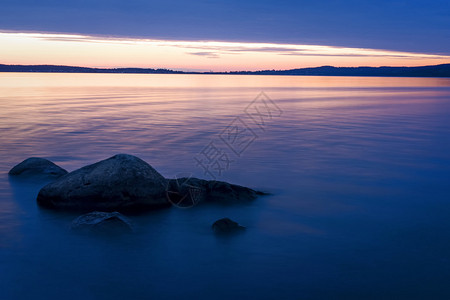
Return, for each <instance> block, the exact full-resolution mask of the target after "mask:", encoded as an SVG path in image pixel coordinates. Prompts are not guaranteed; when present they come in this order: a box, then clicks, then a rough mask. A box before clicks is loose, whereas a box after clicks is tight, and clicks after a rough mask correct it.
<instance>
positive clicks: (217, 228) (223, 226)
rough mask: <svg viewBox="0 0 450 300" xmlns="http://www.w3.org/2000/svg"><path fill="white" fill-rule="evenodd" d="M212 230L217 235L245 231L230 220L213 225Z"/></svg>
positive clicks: (218, 221) (222, 220)
mask: <svg viewBox="0 0 450 300" xmlns="http://www.w3.org/2000/svg"><path fill="white" fill-rule="evenodd" d="M212 229H213V230H214V232H215V233H219V234H223V233H235V232H240V231H242V230H245V227H244V226H241V225H239V224H238V223H237V222H235V221H233V220H231V219H229V218H223V219H219V220H217V221H216V222H214V224H212Z"/></svg>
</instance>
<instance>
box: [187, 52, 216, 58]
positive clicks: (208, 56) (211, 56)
mask: <svg viewBox="0 0 450 300" xmlns="http://www.w3.org/2000/svg"><path fill="white" fill-rule="evenodd" d="M187 54H191V55H197V56H204V57H207V58H219V57H220V55H219V54H218V53H214V52H207V51H205V52H187Z"/></svg>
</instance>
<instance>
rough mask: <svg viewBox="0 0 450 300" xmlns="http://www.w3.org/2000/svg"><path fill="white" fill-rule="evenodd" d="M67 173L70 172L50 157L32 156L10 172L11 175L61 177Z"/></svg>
mask: <svg viewBox="0 0 450 300" xmlns="http://www.w3.org/2000/svg"><path fill="white" fill-rule="evenodd" d="M67 173H68V172H67V171H66V170H64V169H63V168H61V167H59V166H57V165H56V164H54V163H53V162H51V161H49V160H48V159H45V158H40V157H30V158H27V159H25V160H24V161H23V162H21V163H20V164H18V165H16V166H15V167H14V168H12V169H11V170H10V171H9V173H8V174H9V175H11V176H22V177H27V176H37V175H44V176H48V177H52V178H59V177H61V176H63V175H66V174H67Z"/></svg>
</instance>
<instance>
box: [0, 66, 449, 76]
mask: <svg viewBox="0 0 450 300" xmlns="http://www.w3.org/2000/svg"><path fill="white" fill-rule="evenodd" d="M0 72H2V73H89V74H206V75H284V76H360V77H438V78H446V77H450V64H441V65H432V66H421V67H332V66H322V67H316V68H300V69H290V70H261V71H230V72H189V71H175V70H169V69H151V68H111V69H108V68H87V67H73V66H58V65H3V64H0Z"/></svg>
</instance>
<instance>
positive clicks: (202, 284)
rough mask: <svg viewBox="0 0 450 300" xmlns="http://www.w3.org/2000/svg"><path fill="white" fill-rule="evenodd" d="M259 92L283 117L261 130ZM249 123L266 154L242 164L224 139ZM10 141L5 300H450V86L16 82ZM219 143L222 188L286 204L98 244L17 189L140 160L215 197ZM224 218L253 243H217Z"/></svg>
mask: <svg viewBox="0 0 450 300" xmlns="http://www.w3.org/2000/svg"><path fill="white" fill-rule="evenodd" d="M261 92H264V93H265V95H266V96H267V97H269V98H270V99H271V100H272V101H273V102H270V103H275V105H276V106H277V107H278V108H279V111H273V112H274V113H273V115H272V117H271V118H269V119H265V121H266V122H265V123H264V126H261V125H262V124H261V123H255V122H253V120H252V119H251V118H250V117H249V116H248V115H246V113H245V108H246V107H248V105H250V104H251V103H252V101H253V100H254V99H255V98H256V97H257V96H258V95H260V93H261ZM264 99H266V100H267V98H264ZM267 101H268V100H267ZM237 117H239V120H241V121H242V122H244V123H245V124H246V125H247V126H248V127H249V128H250V129H251V130H252V131H251V132H253V133H254V136H255V138H254V140H253V141H252V142H251V143H249V145H248V147H246V148H245V150H243V151H242V153H241V155H240V156H237V155H236V154H235V153H233V152H232V151H231V150H230V148H229V147H228V146H227V145H226V144H225V143H224V141H223V140H221V139H220V137H221V136H223V135H221V133H223V132H224V130H226V129H227V128H229V125H230V124H231V123H232V122H233V121H234V120H235V119H236V118H237ZM0 132H1V136H0V298H1V299H29V298H37V299H61V298H64V299H124V298H127V299H174V298H182V297H183V298H194V297H195V298H201V299H229V298H230V297H233V298H235V299H244V298H250V297H251V298H256V299H424V298H427V299H448V298H449V297H450V288H449V287H448V278H449V277H450V239H449V238H448V236H449V232H450V218H449V215H450V202H449V198H450V197H449V195H450V185H449V180H450V79H433V78H426V79H425V78H360V77H290V76H286V77H282V76H280V77H275V76H222V75H129V74H128V75H121V74H14V73H11V74H6V73H4V74H0ZM249 132H250V131H249ZM211 142H213V143H214V145H217V146H218V147H220V150H221V151H224V152H226V153H227V154H228V155H229V157H230V158H231V159H232V162H231V164H230V165H229V168H228V169H227V170H224V171H223V172H222V174H215V175H217V179H219V180H225V181H229V182H232V183H237V184H241V185H245V186H249V187H252V188H256V189H262V190H266V191H269V192H272V193H273V195H272V196H268V197H262V198H259V199H257V200H255V201H254V202H252V203H251V204H246V205H238V206H230V207H223V206H220V207H219V206H210V205H199V206H196V207H193V208H191V209H177V208H171V209H167V210H160V211H156V212H152V213H149V214H143V215H138V216H129V217H130V219H131V220H132V221H133V223H134V224H135V227H136V231H135V232H134V233H133V234H130V235H121V236H102V237H99V236H86V235H78V234H75V233H73V232H72V231H71V230H70V229H69V227H70V223H71V221H72V220H73V219H74V218H75V217H76V216H77V215H76V214H71V213H57V212H52V211H48V210H43V209H40V208H39V207H38V206H37V205H36V201H35V199H36V195H37V192H38V191H39V189H40V187H41V186H42V185H43V184H44V183H43V182H37V181H36V182H18V181H15V180H11V179H9V178H8V175H7V172H8V170H9V169H10V168H12V167H13V166H14V165H15V164H17V163H19V162H20V161H22V160H24V159H25V158H27V157H30V156H41V157H46V158H48V159H51V160H52V161H54V162H55V163H57V164H59V165H61V166H62V167H64V168H66V169H68V170H69V171H72V170H75V169H77V168H79V167H82V166H84V165H86V164H89V163H93V162H96V161H98V160H101V159H105V158H108V157H110V156H112V155H114V154H117V153H129V154H134V155H137V156H139V157H141V158H142V159H144V160H146V161H147V162H148V163H150V164H151V165H152V166H153V167H154V168H156V169H157V170H158V171H159V172H160V173H161V174H162V175H164V176H166V177H171V178H173V177H176V176H177V174H186V173H192V174H193V175H194V176H196V177H201V178H207V179H208V176H209V175H208V174H205V172H204V170H203V169H202V168H201V167H200V166H197V165H196V161H195V160H194V158H195V157H198V156H199V155H200V153H201V152H202V150H204V149H205V147H207V146H208V145H210V143H211ZM222 217H230V218H232V219H234V220H236V221H238V222H239V223H241V224H242V225H244V226H246V227H247V230H246V232H245V234H241V235H237V236H233V237H230V238H220V237H217V236H215V235H214V234H213V233H212V231H211V228H210V226H211V224H212V223H213V222H214V221H215V220H217V219H219V218H222Z"/></svg>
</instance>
